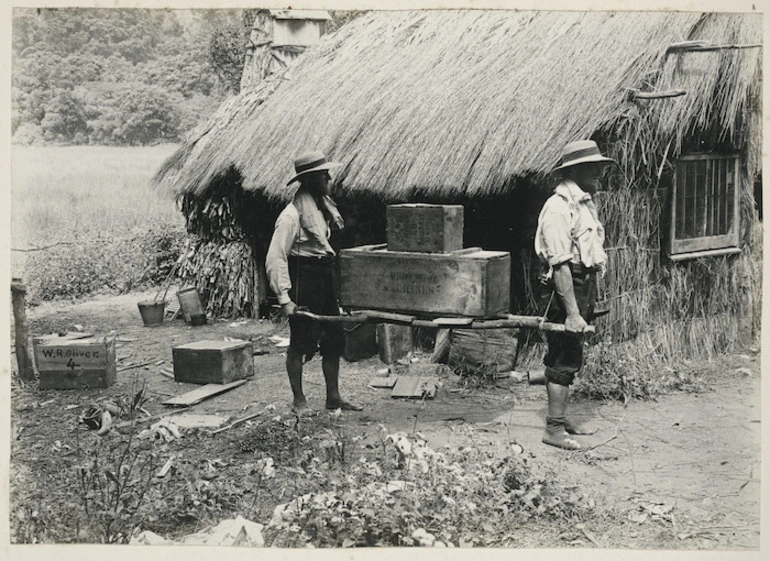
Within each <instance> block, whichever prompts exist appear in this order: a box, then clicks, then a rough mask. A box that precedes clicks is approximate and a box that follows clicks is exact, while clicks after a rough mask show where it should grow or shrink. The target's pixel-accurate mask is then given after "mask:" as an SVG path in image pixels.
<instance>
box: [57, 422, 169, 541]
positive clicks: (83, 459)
mask: <svg viewBox="0 0 770 561" xmlns="http://www.w3.org/2000/svg"><path fill="white" fill-rule="evenodd" d="M90 444H91V447H90V448H88V449H87V450H82V449H81V448H80V446H79V445H78V447H77V458H78V463H77V464H76V465H75V466H74V467H73V468H72V470H73V471H74V472H75V481H76V485H77V492H78V493H79V497H80V503H81V505H82V507H83V511H84V513H85V518H86V524H85V525H88V526H95V527H96V528H98V530H99V532H100V537H101V541H103V542H104V543H120V542H126V541H128V538H129V537H130V535H131V530H132V529H133V528H134V526H135V523H136V521H137V520H139V519H140V518H141V516H142V515H143V509H144V508H145V507H146V505H147V502H146V501H145V497H146V494H147V492H148V490H149V489H150V487H151V485H152V478H153V475H154V472H155V469H156V468H157V464H158V461H157V455H156V454H154V453H145V454H143V453H142V451H141V450H140V449H138V447H137V446H135V445H134V442H133V438H132V437H131V436H129V439H128V441H126V442H120V443H119V444H117V445H115V446H112V447H110V446H109V445H106V446H104V447H102V446H101V445H100V442H99V441H98V440H96V441H94V442H93V443H90ZM100 452H106V453H105V454H101V453H100Z"/></svg>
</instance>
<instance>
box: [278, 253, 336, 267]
mask: <svg viewBox="0 0 770 561" xmlns="http://www.w3.org/2000/svg"><path fill="white" fill-rule="evenodd" d="M336 259H337V256H336V255H289V260H294V261H296V262H297V263H298V264H300V263H301V264H308V265H311V264H314V265H327V264H328V265H331V264H333V263H334V262H335V261H336Z"/></svg>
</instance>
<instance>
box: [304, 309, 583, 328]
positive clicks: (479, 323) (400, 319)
mask: <svg viewBox="0 0 770 561" xmlns="http://www.w3.org/2000/svg"><path fill="white" fill-rule="evenodd" d="M295 314H296V315H298V316H302V317H306V318H309V319H312V320H316V321H326V322H330V323H361V322H365V321H380V322H385V323H401V324H407V325H411V326H413V327H435V328H446V327H450V326H448V325H447V324H446V323H442V322H441V321H438V320H429V319H428V320H426V319H417V318H414V317H412V316H408V315H404V314H394V313H391V312H378V311H368V310H367V311H361V312H356V313H355V314H353V315H349V316H322V315H318V314H314V313H312V312H306V311H297V312H295ZM451 327H455V328H461V329H505V328H511V327H527V328H530V329H539V330H540V331H551V332H555V333H564V331H565V329H564V324H563V323H552V322H547V321H546V322H544V321H543V319H542V318H540V317H537V316H515V315H511V314H508V315H506V316H505V317H503V318H499V319H479V320H474V321H472V322H471V323H469V324H468V325H452V326H451ZM595 331H596V328H595V327H594V326H593V325H589V326H587V327H586V328H585V331H584V333H594V332H595Z"/></svg>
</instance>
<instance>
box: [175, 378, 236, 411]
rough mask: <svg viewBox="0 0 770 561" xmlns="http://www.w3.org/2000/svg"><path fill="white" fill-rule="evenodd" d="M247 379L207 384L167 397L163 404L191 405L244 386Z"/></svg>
mask: <svg viewBox="0 0 770 561" xmlns="http://www.w3.org/2000/svg"><path fill="white" fill-rule="evenodd" d="M247 381H248V380H236V381H235V382H230V383H229V384H206V385H205V386H203V387H200V388H196V389H194V390H192V391H189V392H187V393H184V394H182V395H178V396H176V397H172V398H171V399H167V400H166V401H164V402H162V403H163V405H169V406H172V407H189V406H191V405H195V404H197V403H200V402H201V401H203V400H205V399H209V398H210V397H214V396H215V395H219V394H221V393H224V392H227V391H230V390H232V389H235V388H237V387H238V386H242V385H243V384H245V383H246V382H247Z"/></svg>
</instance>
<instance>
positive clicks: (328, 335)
mask: <svg viewBox="0 0 770 561" xmlns="http://www.w3.org/2000/svg"><path fill="white" fill-rule="evenodd" d="M336 271H337V268H336V258H335V257H334V256H329V257H324V258H320V259H318V258H314V257H289V277H290V278H291V290H290V291H289V297H290V298H291V299H292V300H293V301H294V303H295V304H297V306H299V307H300V308H303V309H305V310H307V311H309V312H313V313H314V314H319V315H324V316H338V315H340V308H339V299H338V298H337V278H336ZM289 328H290V331H291V338H290V341H289V347H290V348H291V349H292V350H294V351H297V352H299V353H301V354H303V355H308V356H312V355H314V354H315V353H316V352H318V351H320V353H321V355H323V356H341V355H342V352H343V350H344V349H345V331H344V329H343V327H342V324H341V323H330V322H321V321H313V320H311V319H308V318H303V317H297V316H290V317H289Z"/></svg>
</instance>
